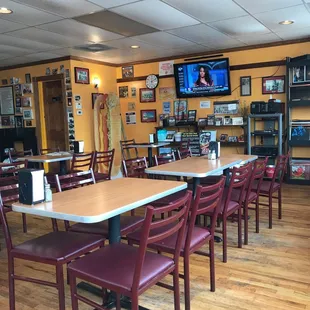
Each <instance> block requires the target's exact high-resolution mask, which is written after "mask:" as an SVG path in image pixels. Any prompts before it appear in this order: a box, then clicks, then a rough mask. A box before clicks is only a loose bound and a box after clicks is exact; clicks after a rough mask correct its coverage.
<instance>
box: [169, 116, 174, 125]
mask: <svg viewBox="0 0 310 310" xmlns="http://www.w3.org/2000/svg"><path fill="white" fill-rule="evenodd" d="M175 124H176V119H175V116H169V117H168V126H175Z"/></svg>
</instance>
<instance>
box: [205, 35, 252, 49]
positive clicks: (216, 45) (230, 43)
mask: <svg viewBox="0 0 310 310" xmlns="http://www.w3.org/2000/svg"><path fill="white" fill-rule="evenodd" d="M202 45H204V46H206V47H207V48H209V49H212V50H215V49H225V48H233V47H240V46H245V45H246V44H245V43H243V42H241V41H239V40H235V39H232V38H229V37H227V38H226V39H225V40H221V39H218V38H210V39H209V40H208V41H206V42H204V43H202Z"/></svg>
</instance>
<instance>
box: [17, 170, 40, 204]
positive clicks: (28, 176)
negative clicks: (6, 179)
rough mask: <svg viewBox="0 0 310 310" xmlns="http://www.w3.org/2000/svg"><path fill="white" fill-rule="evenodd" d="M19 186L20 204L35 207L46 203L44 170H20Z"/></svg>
mask: <svg viewBox="0 0 310 310" xmlns="http://www.w3.org/2000/svg"><path fill="white" fill-rule="evenodd" d="M18 186H19V202H21V203H23V204H26V205H33V204H36V203H40V202H42V201H44V200H45V192H44V170H36V169H22V170H20V171H19V172H18Z"/></svg>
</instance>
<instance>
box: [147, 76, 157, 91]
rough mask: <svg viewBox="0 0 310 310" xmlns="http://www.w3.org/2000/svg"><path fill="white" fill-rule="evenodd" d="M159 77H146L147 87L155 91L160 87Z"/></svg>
mask: <svg viewBox="0 0 310 310" xmlns="http://www.w3.org/2000/svg"><path fill="white" fill-rule="evenodd" d="M158 82H159V80H158V77H157V76H156V75H155V74H150V75H148V76H147V77H146V80H145V85H146V87H147V88H149V89H154V88H156V87H157V86H158Z"/></svg>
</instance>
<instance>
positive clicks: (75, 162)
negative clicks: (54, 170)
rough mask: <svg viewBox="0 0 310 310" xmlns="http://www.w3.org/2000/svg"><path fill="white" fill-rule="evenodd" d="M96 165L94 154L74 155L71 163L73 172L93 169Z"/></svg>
mask: <svg viewBox="0 0 310 310" xmlns="http://www.w3.org/2000/svg"><path fill="white" fill-rule="evenodd" d="M93 163H94V152H91V153H84V154H73V157H72V162H71V172H76V171H79V170H84V169H87V170H89V169H92V168H93Z"/></svg>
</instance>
